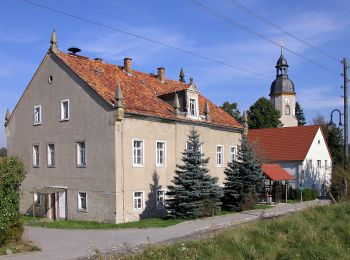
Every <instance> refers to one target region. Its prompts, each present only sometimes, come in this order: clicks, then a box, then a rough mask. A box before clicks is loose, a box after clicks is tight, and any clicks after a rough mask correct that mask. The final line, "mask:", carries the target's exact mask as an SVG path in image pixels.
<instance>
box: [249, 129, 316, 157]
mask: <svg viewBox="0 0 350 260" xmlns="http://www.w3.org/2000/svg"><path fill="white" fill-rule="evenodd" d="M318 129H320V126H318V125H310V126H296V127H282V128H264V129H251V130H250V129H249V131H248V140H249V142H257V146H258V148H260V149H261V150H262V153H263V156H264V157H265V158H264V159H265V160H266V161H303V160H304V159H305V157H306V155H307V153H308V151H309V149H310V146H311V144H312V141H313V140H314V138H315V135H316V133H317V131H318Z"/></svg>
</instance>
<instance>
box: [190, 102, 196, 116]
mask: <svg viewBox="0 0 350 260" xmlns="http://www.w3.org/2000/svg"><path fill="white" fill-rule="evenodd" d="M189 110H190V116H191V117H196V116H197V111H196V110H197V103H196V99H194V98H190V106H189Z"/></svg>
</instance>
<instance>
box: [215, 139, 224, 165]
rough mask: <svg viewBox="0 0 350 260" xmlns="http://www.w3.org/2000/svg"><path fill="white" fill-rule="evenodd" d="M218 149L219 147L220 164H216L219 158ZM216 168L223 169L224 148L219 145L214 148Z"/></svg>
mask: <svg viewBox="0 0 350 260" xmlns="http://www.w3.org/2000/svg"><path fill="white" fill-rule="evenodd" d="M219 147H221V156H222V158H221V163H220V164H219V163H218V159H219V157H218V155H219V152H218V148H219ZM216 167H224V146H223V145H221V144H219V145H217V146H216Z"/></svg>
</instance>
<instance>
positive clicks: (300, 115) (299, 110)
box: [295, 102, 306, 126]
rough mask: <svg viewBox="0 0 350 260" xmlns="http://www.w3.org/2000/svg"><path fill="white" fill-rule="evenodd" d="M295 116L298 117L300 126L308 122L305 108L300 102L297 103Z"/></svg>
mask: <svg viewBox="0 0 350 260" xmlns="http://www.w3.org/2000/svg"><path fill="white" fill-rule="evenodd" d="M295 116H296V118H297V119H298V126H300V125H305V124H306V120H305V115H304V110H303V108H302V107H301V106H300V104H299V102H296V103H295Z"/></svg>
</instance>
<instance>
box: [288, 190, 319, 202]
mask: <svg viewBox="0 0 350 260" xmlns="http://www.w3.org/2000/svg"><path fill="white" fill-rule="evenodd" d="M316 198H317V192H316V191H315V190H313V189H308V188H307V189H305V190H304V191H303V201H308V200H314V199H316ZM288 199H290V200H301V192H300V190H298V189H293V188H292V187H290V188H289V191H288Z"/></svg>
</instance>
